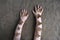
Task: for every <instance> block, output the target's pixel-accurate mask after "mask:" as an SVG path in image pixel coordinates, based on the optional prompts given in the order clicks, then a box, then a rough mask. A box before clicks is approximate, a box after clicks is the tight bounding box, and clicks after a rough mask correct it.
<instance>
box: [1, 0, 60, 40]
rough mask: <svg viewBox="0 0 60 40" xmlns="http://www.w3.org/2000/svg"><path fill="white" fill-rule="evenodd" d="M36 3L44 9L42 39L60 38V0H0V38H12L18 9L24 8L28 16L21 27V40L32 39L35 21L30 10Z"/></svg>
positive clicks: (10, 39) (6, 39)
mask: <svg viewBox="0 0 60 40" xmlns="http://www.w3.org/2000/svg"><path fill="white" fill-rule="evenodd" d="M37 4H40V5H41V6H42V7H43V9H44V12H43V15H42V21H43V32H42V40H60V0H0V40H13V39H12V38H13V35H14V31H15V28H16V26H17V24H18V21H19V11H20V9H24V8H25V9H27V10H28V12H29V14H30V16H29V18H28V20H27V21H26V23H25V25H24V27H23V31H22V37H21V40H33V34H34V29H35V24H36V23H35V17H34V15H33V14H32V11H31V10H33V7H34V6H35V5H37Z"/></svg>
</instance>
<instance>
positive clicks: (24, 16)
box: [13, 9, 29, 40]
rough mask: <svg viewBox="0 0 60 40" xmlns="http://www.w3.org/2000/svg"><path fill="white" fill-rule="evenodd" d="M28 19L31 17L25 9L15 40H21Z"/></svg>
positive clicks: (21, 14)
mask: <svg viewBox="0 0 60 40" xmlns="http://www.w3.org/2000/svg"><path fill="white" fill-rule="evenodd" d="M28 17H29V14H28V12H27V10H25V9H24V10H22V12H21V13H20V21H19V23H18V25H17V27H16V30H15V35H14V39H13V40H21V33H22V28H23V26H24V23H25V21H26V20H27V19H28Z"/></svg>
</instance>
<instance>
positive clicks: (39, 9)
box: [33, 5, 43, 40]
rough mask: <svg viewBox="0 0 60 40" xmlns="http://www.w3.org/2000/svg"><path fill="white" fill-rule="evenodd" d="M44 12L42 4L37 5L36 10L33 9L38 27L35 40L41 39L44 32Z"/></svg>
mask: <svg viewBox="0 0 60 40" xmlns="http://www.w3.org/2000/svg"><path fill="white" fill-rule="evenodd" d="M42 13H43V9H42V7H41V6H39V5H38V6H35V11H34V10H33V14H34V15H35V17H36V29H35V34H34V40H41V33H42V20H41V15H42Z"/></svg>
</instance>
